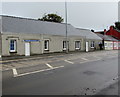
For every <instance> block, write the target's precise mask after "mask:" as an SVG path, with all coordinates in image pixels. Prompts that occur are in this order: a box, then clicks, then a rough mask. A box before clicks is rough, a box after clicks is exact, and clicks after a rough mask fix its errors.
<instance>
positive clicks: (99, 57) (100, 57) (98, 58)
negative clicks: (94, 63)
mask: <svg viewBox="0 0 120 97" xmlns="http://www.w3.org/2000/svg"><path fill="white" fill-rule="evenodd" d="M93 57H96V58H98V59H101V57H98V56H95V55H94V56H93Z"/></svg>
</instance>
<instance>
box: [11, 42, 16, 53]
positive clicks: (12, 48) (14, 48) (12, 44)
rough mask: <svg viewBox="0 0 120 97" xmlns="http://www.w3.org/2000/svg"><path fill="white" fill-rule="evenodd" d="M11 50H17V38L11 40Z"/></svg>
mask: <svg viewBox="0 0 120 97" xmlns="http://www.w3.org/2000/svg"><path fill="white" fill-rule="evenodd" d="M10 52H16V40H10Z"/></svg>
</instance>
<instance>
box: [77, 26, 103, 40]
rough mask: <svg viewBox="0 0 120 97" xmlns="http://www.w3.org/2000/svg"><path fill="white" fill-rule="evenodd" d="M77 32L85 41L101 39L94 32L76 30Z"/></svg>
mask: <svg viewBox="0 0 120 97" xmlns="http://www.w3.org/2000/svg"><path fill="white" fill-rule="evenodd" d="M77 30H79V32H80V35H81V36H85V37H86V38H87V39H99V40H101V38H100V37H99V36H97V35H96V34H95V33H94V32H91V31H90V30H88V29H82V28H77Z"/></svg>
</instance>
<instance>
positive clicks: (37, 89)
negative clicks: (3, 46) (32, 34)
mask: <svg viewBox="0 0 120 97" xmlns="http://www.w3.org/2000/svg"><path fill="white" fill-rule="evenodd" d="M1 64H2V65H3V68H2V72H3V94H4V95H95V94H98V93H100V91H102V90H103V89H106V88H107V87H109V86H110V85H112V84H114V83H116V82H117V80H118V51H117V50H112V51H96V52H89V53H70V54H58V55H49V56H43V57H42V56H34V57H29V58H25V57H24V58H20V59H9V60H3V61H2V63H1ZM109 89H110V88H109ZM114 90H115V89H114ZM115 91H116V92H115V95H117V94H118V93H117V90H115ZM102 93H103V92H102ZM108 95H109V94H108Z"/></svg>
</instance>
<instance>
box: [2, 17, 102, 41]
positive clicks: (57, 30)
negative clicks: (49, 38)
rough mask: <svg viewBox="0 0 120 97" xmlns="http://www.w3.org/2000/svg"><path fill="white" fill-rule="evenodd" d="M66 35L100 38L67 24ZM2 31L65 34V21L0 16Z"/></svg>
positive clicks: (88, 31)
mask: <svg viewBox="0 0 120 97" xmlns="http://www.w3.org/2000/svg"><path fill="white" fill-rule="evenodd" d="M67 28H68V36H72V35H74V36H83V37H85V36H86V38H89V39H101V38H100V37H98V36H97V35H96V34H94V33H92V32H91V31H90V30H85V29H84V30H83V29H79V30H78V29H76V28H75V27H73V26H72V25H71V24H68V25H67ZM2 33H40V34H51V35H63V36H65V35H66V25H65V23H54V22H47V21H40V20H36V19H28V18H21V17H13V16H2Z"/></svg>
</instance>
